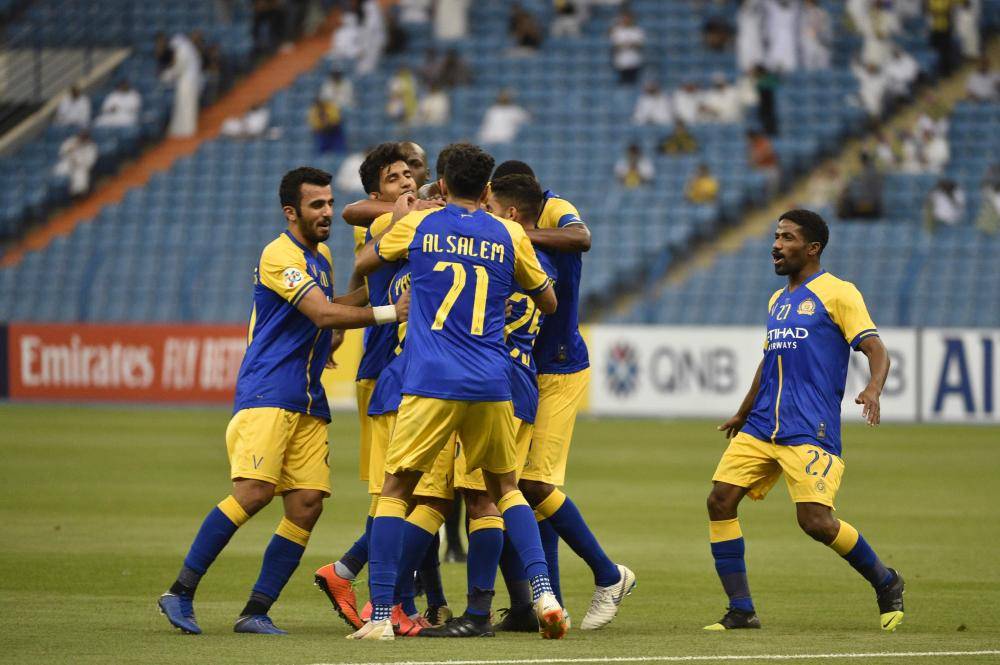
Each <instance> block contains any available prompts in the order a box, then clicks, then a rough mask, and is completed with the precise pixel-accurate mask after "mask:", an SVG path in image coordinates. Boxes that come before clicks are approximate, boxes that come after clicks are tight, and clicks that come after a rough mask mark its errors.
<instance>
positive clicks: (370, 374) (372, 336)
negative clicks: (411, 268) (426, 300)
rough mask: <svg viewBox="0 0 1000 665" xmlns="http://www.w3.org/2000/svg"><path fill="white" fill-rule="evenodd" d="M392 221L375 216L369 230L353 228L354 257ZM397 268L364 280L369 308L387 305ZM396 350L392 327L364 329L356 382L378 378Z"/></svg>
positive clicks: (388, 266)
mask: <svg viewBox="0 0 1000 665" xmlns="http://www.w3.org/2000/svg"><path fill="white" fill-rule="evenodd" d="M391 222H392V213H391V212H387V213H385V214H384V215H380V216H379V217H376V218H375V221H374V222H372V224H371V226H370V227H368V229H361V228H358V227H355V229H354V235H355V238H354V244H355V250H354V253H355V254H357V253H358V252H359V251H361V248H363V247H364V246H365V244H366V243H367V242H368V241H370V240H371V239H372V238H373V237H374V236H377V235H378V234H380V233H382V232H383V231H385V229H386V228H387V227H388V226H389V224H390V223H391ZM358 231H361V238H362V240H361V247H358V246H357V244H358V238H357V236H358ZM398 269H399V263H398V262H390V263H385V264H383V265H382V266H380V267H379V268H378V269H377V270H375V271H374V272H372V273H371V274H370V275H368V277H366V278H365V281H366V282H367V284H368V301H369V302H370V303H371V305H372V307H377V306H380V305H388V304H389V283H390V282H391V281H392V278H393V275H395V274H396V271H397V270H398ZM395 347H396V326H395V325H384V326H369V327H367V328H365V335H364V352H363V353H362V355H361V363H360V364H359V365H358V375H357V377H356V378H357V380H358V381H361V380H362V379H377V378H378V376H379V374H380V373H381V372H382V370H383V368H385V366H386V365H388V364H389V361H390V360H392V357H393V353H392V351H393V349H394V348H395Z"/></svg>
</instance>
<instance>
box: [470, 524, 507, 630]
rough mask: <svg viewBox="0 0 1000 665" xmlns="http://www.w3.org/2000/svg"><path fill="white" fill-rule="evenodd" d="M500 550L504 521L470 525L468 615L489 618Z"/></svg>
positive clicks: (501, 548)
mask: <svg viewBox="0 0 1000 665" xmlns="http://www.w3.org/2000/svg"><path fill="white" fill-rule="evenodd" d="M502 551H503V519H501V518H500V517H479V518H476V519H474V520H472V521H471V522H469V558H468V562H467V564H466V569H465V570H466V581H467V584H468V589H469V604H468V607H467V608H466V610H465V611H466V612H467V613H468V614H475V615H477V616H488V615H489V613H490V602H491V601H492V599H493V586H494V585H495V584H496V579H497V566H498V565H499V564H500V553H501V552H502Z"/></svg>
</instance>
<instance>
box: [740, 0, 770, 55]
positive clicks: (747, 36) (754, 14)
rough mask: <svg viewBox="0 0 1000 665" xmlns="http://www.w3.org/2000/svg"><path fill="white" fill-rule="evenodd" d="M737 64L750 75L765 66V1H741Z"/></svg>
mask: <svg viewBox="0 0 1000 665" xmlns="http://www.w3.org/2000/svg"><path fill="white" fill-rule="evenodd" d="M736 64H737V66H738V67H739V69H740V71H741V72H744V73H749V72H752V71H753V70H754V69H755V68H757V67H759V66H762V65H763V64H764V0H741V2H740V9H739V11H738V12H737V14H736Z"/></svg>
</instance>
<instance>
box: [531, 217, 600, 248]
mask: <svg viewBox="0 0 1000 665" xmlns="http://www.w3.org/2000/svg"><path fill="white" fill-rule="evenodd" d="M527 233H528V237H529V238H531V242H533V243H535V244H536V245H538V246H539V247H543V248H545V249H548V250H552V251H554V252H589V251H590V229H588V228H587V225H586V224H584V223H583V222H580V221H577V222H573V223H572V224H569V225H568V226H562V227H559V228H557V229H527Z"/></svg>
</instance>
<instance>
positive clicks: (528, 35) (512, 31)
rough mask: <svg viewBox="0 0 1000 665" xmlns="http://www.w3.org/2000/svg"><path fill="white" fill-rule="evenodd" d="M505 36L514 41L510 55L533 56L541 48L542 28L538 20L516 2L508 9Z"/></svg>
mask: <svg viewBox="0 0 1000 665" xmlns="http://www.w3.org/2000/svg"><path fill="white" fill-rule="evenodd" d="M507 35H508V36H509V37H510V38H511V39H513V40H514V48H513V50H512V51H511V54H512V55H534V54H536V53H538V49H539V48H541V46H542V28H541V26H539V25H538V20H537V19H536V18H535V16H534V14H532V13H531V12H529V11H526V10H525V9H524V7H522V6H521V4H520V3H517V2H515V3H514V4H513V5H511V8H510V18H509V19H507Z"/></svg>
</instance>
